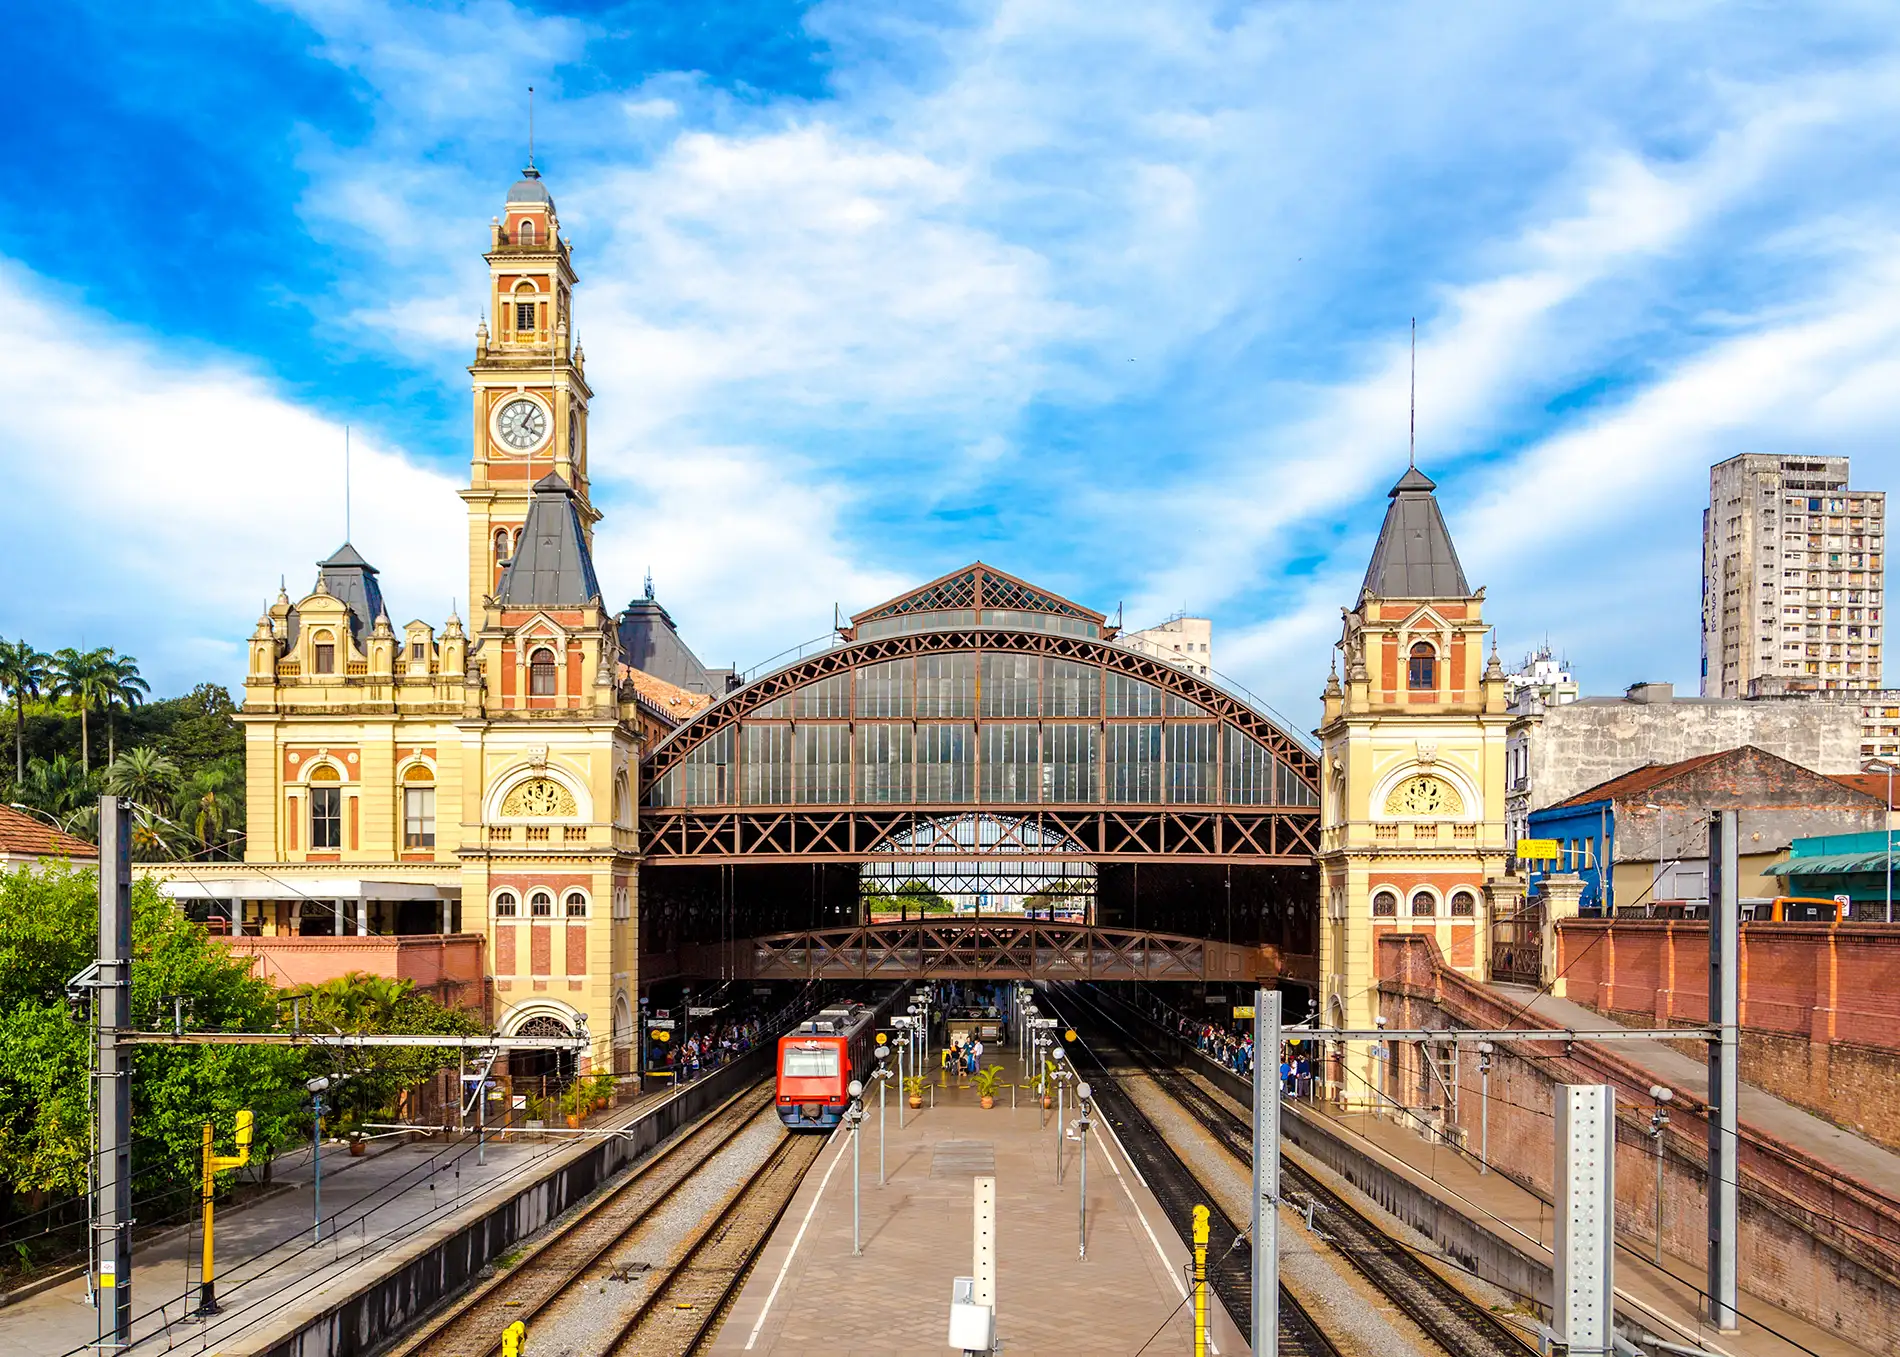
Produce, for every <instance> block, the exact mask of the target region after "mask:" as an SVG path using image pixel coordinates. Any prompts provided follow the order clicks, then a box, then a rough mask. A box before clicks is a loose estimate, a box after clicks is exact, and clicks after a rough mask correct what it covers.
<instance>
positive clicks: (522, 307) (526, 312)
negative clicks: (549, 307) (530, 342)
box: [515, 287, 534, 334]
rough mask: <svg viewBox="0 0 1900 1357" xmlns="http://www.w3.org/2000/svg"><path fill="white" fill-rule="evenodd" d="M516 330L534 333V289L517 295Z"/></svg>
mask: <svg viewBox="0 0 1900 1357" xmlns="http://www.w3.org/2000/svg"><path fill="white" fill-rule="evenodd" d="M515 329H516V330H518V331H519V330H526V331H527V332H528V333H530V334H532V333H534V289H533V288H531V287H524V288H522V289H520V290H519V291H518V292H516V293H515Z"/></svg>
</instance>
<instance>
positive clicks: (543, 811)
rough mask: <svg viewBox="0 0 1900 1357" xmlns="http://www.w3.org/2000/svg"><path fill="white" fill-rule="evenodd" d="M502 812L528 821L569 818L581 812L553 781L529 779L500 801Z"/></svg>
mask: <svg viewBox="0 0 1900 1357" xmlns="http://www.w3.org/2000/svg"><path fill="white" fill-rule="evenodd" d="M501 813H502V814H503V815H505V816H510V817H522V818H527V819H560V818H564V817H565V818H571V817H573V816H575V815H577V814H579V813H580V808H579V807H578V806H576V805H575V804H574V794H573V793H572V792H570V791H569V790H568V789H567V788H565V787H563V786H562V785H561V784H560V783H558V782H556V781H555V780H554V779H553V778H547V777H531V778H529V779H528V780H527V781H525V782H521V783H518V784H516V786H515V787H514V788H513V789H512V790H510V791H509V793H508V795H507V796H505V797H504V798H502V803H501Z"/></svg>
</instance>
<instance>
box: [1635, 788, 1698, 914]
mask: <svg viewBox="0 0 1900 1357" xmlns="http://www.w3.org/2000/svg"><path fill="white" fill-rule="evenodd" d="M1643 809H1644V810H1653V811H1655V812H1656V879H1655V881H1654V882H1652V883H1651V884H1650V887H1649V912H1650V913H1651V914H1652V915H1653V914H1654V913H1655V912H1656V900H1657V898H1658V897H1659V896H1661V895H1662V881H1663V873H1664V872H1665V871H1667V870H1668V869H1667V868H1666V867H1664V866H1663V831H1664V830H1665V829H1667V828H1668V827H1669V812H1668V811H1667V810H1666V809H1665V808H1664V807H1662V806H1659V805H1657V804H1656V803H1655V802H1654V801H1645V802H1643ZM1684 913H1687V911H1686V910H1685V911H1684ZM1711 917H1713V913H1711Z"/></svg>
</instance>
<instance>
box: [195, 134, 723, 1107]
mask: <svg viewBox="0 0 1900 1357" xmlns="http://www.w3.org/2000/svg"><path fill="white" fill-rule="evenodd" d="M486 260H487V264H488V279H489V287H488V303H487V307H486V310H487V313H488V314H487V318H486V319H485V320H484V321H483V322H482V323H481V324H480V325H479V327H478V329H477V333H476V343H475V354H474V362H473V363H472V364H471V366H470V368H469V374H470V378H471V398H472V403H471V425H472V446H471V452H470V461H469V478H468V484H467V487H466V488H465V489H463V490H462V491H461V497H462V499H463V501H464V502H465V503H466V505H467V509H468V534H467V551H468V581H469V598H470V607H469V612H470V617H469V620H468V621H467V622H466V623H464V622H463V620H462V619H461V618H459V617H456V616H453V615H451V616H450V617H448V618H447V619H445V620H444V621H443V622H442V624H441V625H440V627H439V628H438V627H435V626H432V625H431V624H430V623H428V622H427V621H424V620H422V619H415V620H411V621H408V622H406V623H404V624H403V625H402V626H401V627H400V628H399V627H397V626H395V625H394V623H393V622H392V620H391V618H390V615H389V612H388V609H387V607H386V605H385V602H384V597H383V589H382V584H381V581H380V579H379V577H378V573H377V571H376V569H375V567H373V566H372V565H370V563H369V562H368V561H367V560H366V559H365V558H364V557H363V556H362V554H360V553H359V552H358V551H357V549H356V548H355V547H354V546H353V545H351V544H348V543H346V544H345V545H344V546H343V547H342V548H341V549H340V550H339V551H338V552H336V553H335V554H334V555H333V556H331V557H330V558H329V559H328V560H326V561H324V562H322V563H321V564H320V566H319V573H318V576H317V580H316V584H315V587H314V588H313V589H312V590H311V592H309V593H308V594H306V595H305V596H304V597H302V598H299V599H294V600H293V599H292V598H291V597H289V595H288V594H286V593H284V592H281V591H280V592H279V595H278V597H277V600H276V602H275V603H274V604H272V605H271V606H270V607H269V609H268V610H267V611H266V612H265V614H264V615H263V616H262V617H260V618H259V619H258V623H257V627H256V629H255V630H254V631H253V632H252V634H251V638H250V645H249V673H248V677H247V678H246V681H245V688H244V704H243V709H242V712H241V714H240V717H239V720H240V721H241V722H242V723H243V726H244V730H245V740H246V782H247V792H248V813H249V837H248V839H247V841H246V843H247V847H246V854H245V861H244V862H243V863H242V864H229V865H221V866H218V867H206V868H194V869H192V870H191V871H190V872H186V873H179V872H176V871H175V870H174V871H169V872H168V874H169V875H170V876H171V877H172V878H173V879H172V880H171V881H170V882H169V884H168V889H170V890H171V891H172V893H173V894H175V895H181V896H194V895H195V896H197V897H199V898H201V899H211V900H213V901H215V902H221V903H219V904H217V905H216V906H215V907H214V908H213V909H212V911H211V913H212V914H213V916H214V917H217V918H222V919H223V920H224V921H225V922H226V927H227V928H228V930H229V931H230V932H231V933H233V934H249V935H253V936H257V937H259V939H260V941H261V940H263V939H285V940H288V939H293V938H304V939H311V940H317V939H327V940H330V941H331V942H332V943H335V944H341V943H342V942H343V941H344V940H346V939H352V938H354V939H371V938H377V939H394V942H393V943H392V944H389V946H394V947H395V948H396V950H397V952H400V951H401V950H402V947H403V946H405V945H407V944H408V943H410V942H413V943H414V946H413V947H412V948H410V950H416V951H418V953H419V954H420V952H422V951H441V949H442V944H441V939H442V938H443V937H444V936H451V937H456V938H463V939H472V940H473V943H474V944H476V945H478V947H479V953H480V957H481V963H480V966H479V973H480V976H481V987H480V992H479V993H477V994H467V993H464V994H461V995H459V996H456V997H457V998H459V1000H460V1002H463V1003H464V1004H465V1005H467V1006H471V1007H475V1006H479V1007H480V1008H481V1009H482V1010H483V1012H484V1013H485V1014H486V1015H487V1017H488V1018H489V1020H490V1021H491V1022H492V1023H493V1025H494V1027H495V1028H496V1029H497V1030H499V1031H500V1032H502V1033H503V1034H506V1035H517V1034H522V1033H526V1034H529V1035H543V1036H561V1035H573V1034H577V1033H580V1032H582V1031H585V1032H586V1033H587V1034H588V1035H589V1036H590V1037H591V1038H592V1047H591V1051H590V1054H589V1056H588V1057H587V1058H586V1059H584V1060H583V1062H582V1063H583V1064H584V1065H591V1066H592V1067H594V1068H609V1067H611V1068H615V1069H620V1070H625V1069H627V1068H628V1066H629V1062H630V1061H631V1059H632V1056H633V1053H634V1042H635V1035H634V1033H635V1016H634V1015H635V1013H636V1012H637V1004H638V994H639V980H640V977H639V975H638V973H637V961H638V957H639V939H638V934H637V930H638V922H637V921H638V902H637V900H636V898H635V897H636V894H637V890H638V879H639V878H638V871H637V864H636V846H637V840H636V834H635V816H636V814H637V806H636V793H635V788H636V785H637V782H638V770H637V762H638V758H639V755H640V751H641V749H642V748H643V747H644V746H645V745H646V744H647V743H649V742H651V741H653V740H655V739H658V738H660V737H661V736H663V735H664V734H665V733H666V732H667V731H669V730H671V729H673V728H674V727H675V726H677V725H678V724H680V723H681V722H682V721H684V720H687V719H689V718H690V717H691V716H693V715H695V714H697V713H698V712H700V711H702V710H704V709H705V708H706V707H707V706H708V705H710V704H711V702H712V701H714V700H715V696H716V695H719V694H723V693H724V691H725V689H726V680H725V677H724V675H723V674H721V673H719V672H718V671H711V670H707V669H706V668H705V667H704V666H703V665H700V664H699V662H698V660H697V659H696V658H694V657H693V656H692V655H691V652H690V651H688V650H686V648H685V646H684V645H683V643H681V642H680V641H679V640H678V637H677V636H676V635H675V634H674V633H673V630H672V620H671V618H670V617H667V616H666V614H665V610H664V609H663V608H660V607H659V605H658V604H657V602H656V601H655V600H653V598H652V596H651V591H650V589H649V592H648V595H647V597H646V598H645V599H641V600H636V602H635V603H634V604H633V605H631V606H630V607H629V608H628V609H627V610H626V612H624V613H622V614H621V615H620V616H618V617H616V616H615V615H614V614H612V613H611V612H610V611H609V610H608V608H607V606H606V604H605V601H604V599H603V596H602V592H601V588H600V584H599V581H598V580H597V579H596V577H595V573H594V563H593V530H594V525H595V523H596V522H597V521H598V520H599V518H600V513H599V511H598V510H596V509H595V508H594V507H593V505H592V503H591V501H590V499H589V494H588V484H589V478H588V438H587V425H588V405H589V402H590V400H591V399H592V393H591V391H590V390H589V388H588V385H587V380H586V375H585V358H584V355H583V353H582V351H581V349H580V346H579V345H578V344H577V343H575V342H574V340H573V289H574V287H575V285H576V282H577V278H576V274H575V272H574V268H573V263H572V258H571V254H570V243H569V242H568V241H567V240H566V239H564V238H563V237H562V236H561V234H560V221H559V217H558V215H557V214H556V210H555V204H554V200H553V198H552V197H551V195H550V194H549V193H548V191H547V188H546V186H545V185H544V184H543V183H542V181H541V178H540V176H539V175H538V174H537V173H536V172H535V171H534V169H533V168H532V167H530V168H529V169H528V170H527V171H526V172H525V174H524V177H523V178H522V179H521V181H520V182H519V183H517V184H515V185H514V187H513V188H512V189H511V190H510V191H509V193H508V197H507V201H506V204H505V208H504V213H503V215H502V216H500V217H498V218H496V220H495V221H494V223H493V224H492V226H491V228H490V233H489V247H488V251H487V253H486ZM627 641H633V642H635V643H637V644H638V645H639V647H640V648H641V651H642V654H643V655H654V656H664V657H665V659H666V662H667V663H668V664H670V665H671V666H672V667H673V668H674V669H675V670H677V671H678V674H677V677H680V678H682V679H688V680H690V681H691V682H692V683H693V688H692V689H689V688H687V687H684V686H682V685H681V684H680V683H675V682H671V681H668V680H667V679H664V678H661V677H659V676H656V675H653V674H649V673H646V672H644V671H642V670H639V669H637V668H636V667H634V666H632V665H630V664H628V663H627V661H626V658H625V654H624V647H625V643H626V642H627ZM695 689H696V690H697V691H695ZM159 870H161V871H164V870H167V869H159ZM253 950H256V949H255V948H253ZM277 950H278V951H280V952H281V951H283V947H282V946H281V945H279V946H278V948H277ZM385 950H387V947H386V948H385ZM307 960H308V959H307V958H303V959H301V960H300V962H299V964H303V962H306V961H307ZM411 960H413V959H411ZM406 964H408V962H407V961H405V960H404V959H403V958H402V957H401V956H399V955H398V956H393V957H392V958H391V959H390V961H389V963H388V965H389V967H390V968H391V973H394V974H406V973H407V972H406V971H405V970H404V969H403V967H404V965H406Z"/></svg>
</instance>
